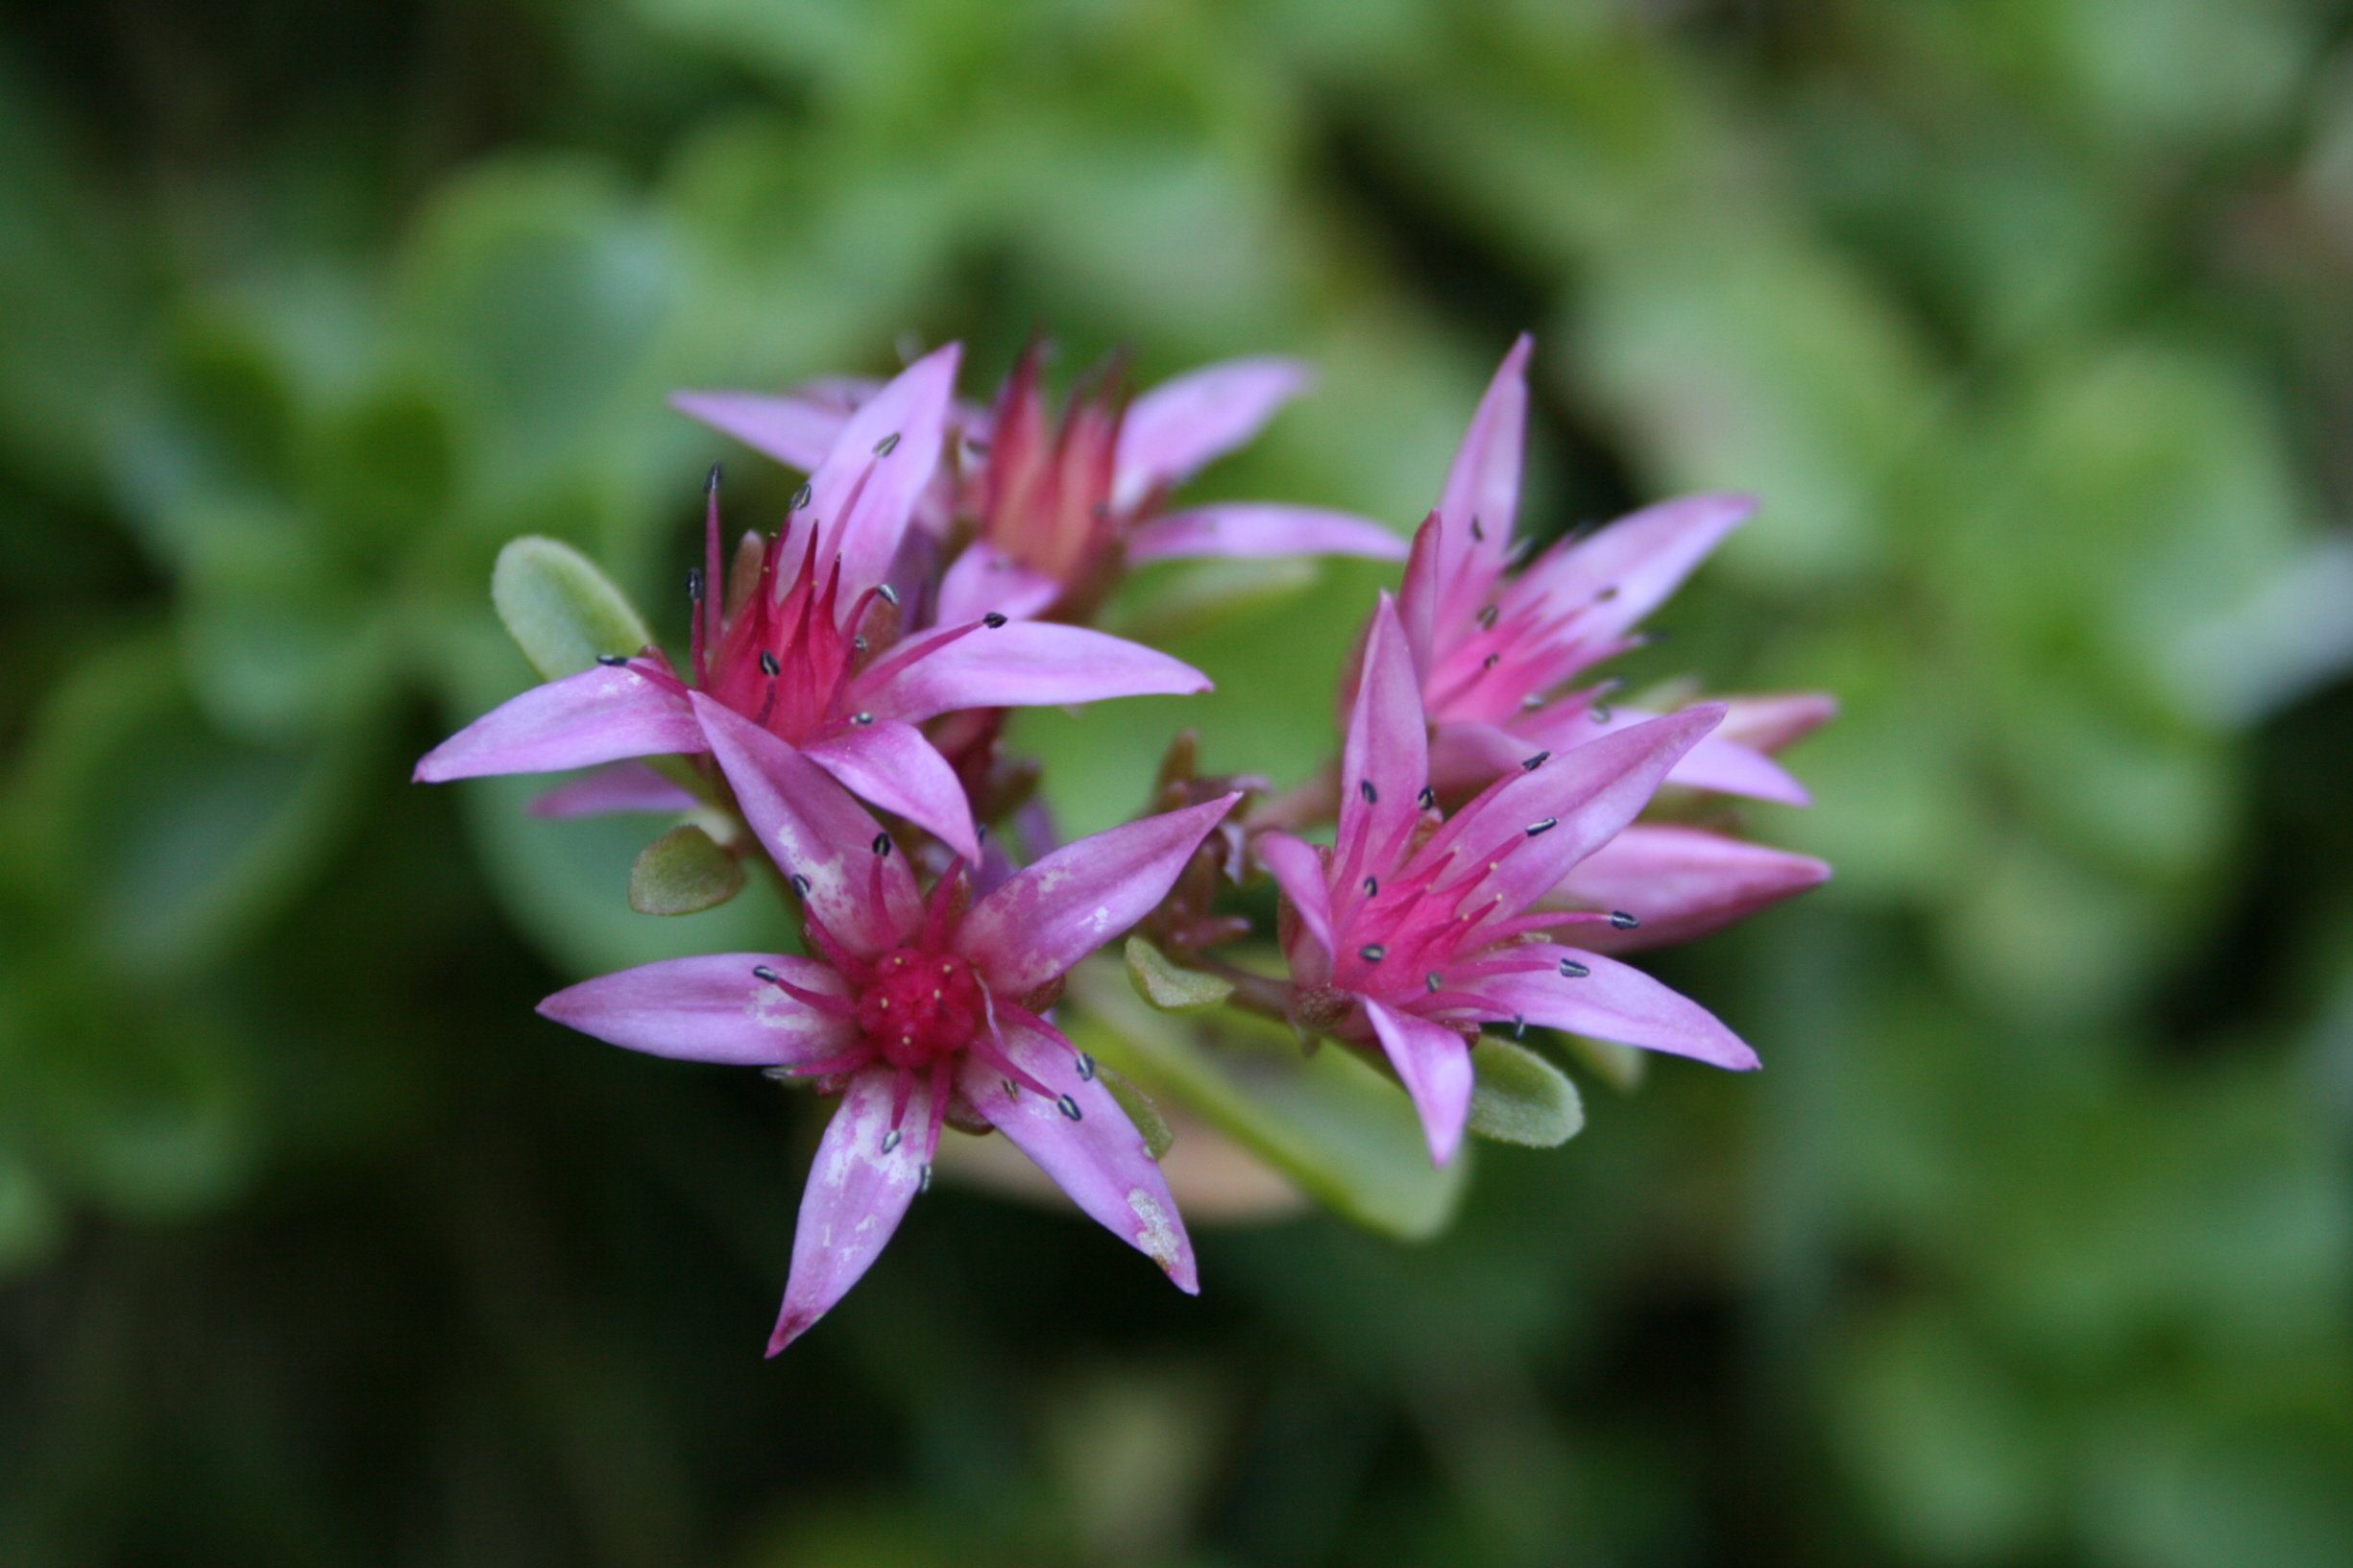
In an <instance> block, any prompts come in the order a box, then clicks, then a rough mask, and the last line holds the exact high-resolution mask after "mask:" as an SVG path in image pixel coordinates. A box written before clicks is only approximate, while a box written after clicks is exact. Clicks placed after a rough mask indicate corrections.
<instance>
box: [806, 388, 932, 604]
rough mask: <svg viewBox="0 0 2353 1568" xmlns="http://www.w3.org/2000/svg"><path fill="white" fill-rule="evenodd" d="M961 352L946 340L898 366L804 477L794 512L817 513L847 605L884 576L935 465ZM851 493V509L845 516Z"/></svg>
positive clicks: (822, 553)
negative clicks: (801, 504)
mask: <svg viewBox="0 0 2353 1568" xmlns="http://www.w3.org/2000/svg"><path fill="white" fill-rule="evenodd" d="M962 352H963V350H962V348H961V346H959V345H958V344H954V343H951V344H949V345H948V346H947V347H946V348H944V349H935V350H933V351H932V352H930V353H929V354H926V355H925V356H924V357H923V358H921V359H918V360H916V361H915V362H914V363H913V364H912V365H910V366H909V367H908V368H907V369H906V370H904V371H901V372H900V373H899V374H897V375H896V376H894V377H893V378H892V379H891V380H890V381H889V382H888V383H886V384H885V386H884V387H883V389H882V390H881V391H880V392H878V393H876V394H875V395H874V396H873V397H872V398H868V399H867V400H866V401H865V402H863V403H861V404H860V405H859V408H858V412H857V413H855V414H853V415H851V416H850V419H849V422H848V423H846V424H844V425H843V426H842V427H841V434H840V435H839V436H837V438H835V441H834V446H833V448H832V449H831V450H830V451H828V452H827V453H826V456H825V461H824V462H823V463H820V464H819V465H818V466H817V471H816V472H815V473H813V474H812V475H811V476H810V479H809V495H810V501H809V505H808V506H807V507H806V508H803V509H801V510H800V511H799V512H797V513H796V514H795V517H796V519H802V520H806V519H812V518H813V519H816V520H817V524H818V526H819V527H820V528H821V529H822V532H821V533H820V535H819V543H818V547H817V553H818V556H819V558H820V559H823V558H824V557H827V556H831V555H839V556H840V557H841V580H842V583H843V585H844V586H845V587H846V588H847V589H848V591H849V592H848V593H847V594H845V595H844V605H843V608H844V609H845V611H846V609H847V608H848V606H849V604H850V603H851V602H854V600H853V597H852V596H853V595H856V594H858V593H861V592H862V591H865V590H866V589H868V588H871V587H873V586H874V585H875V584H876V583H879V582H881V581H882V580H883V574H884V572H885V571H887V570H888V569H889V567H890V563H891V560H892V558H893V557H895V556H896V555H897V554H898V553H899V541H900V539H901V537H902V536H903V535H905V534H906V532H907V525H908V521H909V519H910V518H911V517H912V516H913V513H914V508H915V503H916V501H917V500H918V499H919V498H920V497H921V496H922V495H923V492H924V487H925V486H927V485H929V484H930V483H931V482H932V475H933V473H934V471H936V470H937V469H938V468H939V459H940V453H941V450H942V446H943V438H944V434H945V431H946V428H947V421H948V404H949V400H950V398H951V397H952V396H953V394H954V393H955V390H956V367H957V361H958V357H959V356H960V355H961V354H962ZM893 438H896V439H895V440H894V439H893ZM884 448H887V449H886V450H885V449H884ZM861 481H862V485H863V488H862V489H861ZM853 492H856V493H857V495H858V505H857V508H856V512H855V515H854V516H851V517H843V516H842V515H841V514H842V510H843V508H844V507H845V506H846V505H847V504H848V502H849V500H850V496H851V495H852V493H853ZM792 543H797V542H788V545H789V544H792Z"/></svg>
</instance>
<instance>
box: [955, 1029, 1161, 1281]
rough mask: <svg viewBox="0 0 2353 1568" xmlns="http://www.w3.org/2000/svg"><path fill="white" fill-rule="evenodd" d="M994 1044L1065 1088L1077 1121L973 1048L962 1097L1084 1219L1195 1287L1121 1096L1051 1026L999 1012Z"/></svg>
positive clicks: (961, 1081) (1156, 1172) (1154, 1170)
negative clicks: (1079, 1062)
mask: <svg viewBox="0 0 2353 1568" xmlns="http://www.w3.org/2000/svg"><path fill="white" fill-rule="evenodd" d="M1002 1047H1003V1049H1004V1050H1005V1053H1006V1054H1007V1056H1010V1057H1011V1058H1012V1059H1013V1065H1014V1066H1016V1067H1018V1068H1020V1069H1021V1070H1022V1071H1023V1072H1025V1073H1029V1074H1030V1075H1031V1077H1033V1078H1035V1079H1036V1080H1037V1081H1038V1082H1040V1083H1042V1084H1044V1085H1046V1086H1047V1087H1048V1088H1050V1089H1052V1090H1054V1091H1055V1092H1056V1093H1057V1094H1065V1095H1068V1096H1069V1097H1070V1100H1071V1103H1072V1104H1074V1105H1076V1106H1077V1107H1078V1109H1079V1120H1077V1121H1076V1122H1074V1121H1072V1120H1071V1119H1070V1118H1069V1117H1068V1116H1067V1115H1065V1114H1064V1113H1063V1112H1062V1110H1061V1109H1060V1108H1059V1107H1058V1106H1056V1105H1055V1102H1054V1101H1053V1100H1051V1099H1048V1098H1045V1097H1044V1096H1041V1095H1035V1094H1028V1093H1008V1092H1007V1088H1006V1083H1005V1079H1004V1078H1003V1077H1002V1076H1000V1075H999V1073H997V1072H996V1071H995V1070H994V1069H993V1068H991V1067H990V1066H989V1065H988V1064H987V1063H985V1062H983V1061H982V1060H980V1059H979V1058H978V1057H977V1056H968V1057H966V1058H965V1062H964V1067H963V1069H962V1071H961V1073H959V1074H958V1080H957V1081H958V1085H959V1086H960V1087H961V1088H962V1089H963V1092H964V1098H966V1099H968V1100H970V1101H971V1102H972V1105H973V1108H974V1109H975V1110H977V1111H979V1112H980V1113H981V1114H982V1116H984V1117H986V1118H987V1119H988V1121H989V1122H990V1123H991V1124H992V1125H994V1126H995V1127H996V1129H997V1130H998V1131H999V1132H1002V1133H1004V1134H1005V1135H1006V1136H1007V1138H1009V1139H1011V1140H1012V1141H1013V1143H1014V1145H1015V1146H1017V1147H1018V1148H1019V1149H1020V1150H1021V1151H1022V1152H1023V1153H1024V1154H1027V1155H1028V1156H1030V1158H1031V1160H1032V1161H1033V1162H1035V1163H1036V1165H1037V1168H1038V1169H1039V1170H1043V1171H1044V1172H1046V1174H1047V1175H1049V1176H1051V1177H1053V1178H1054V1181H1055V1186H1057V1187H1059V1188H1061V1189H1062V1191H1063V1192H1065V1193H1068V1194H1070V1199H1071V1201H1072V1202H1073V1203H1076V1204H1078V1205H1079V1208H1080V1209H1081V1210H1082V1211H1084V1212H1085V1214H1086V1215H1087V1217H1088V1218H1092V1219H1093V1220H1095V1221H1096V1222H1097V1223H1098V1224H1101V1225H1102V1226H1103V1227H1104V1229H1106V1230H1108V1231H1110V1232H1111V1234H1112V1235H1114V1236H1117V1237H1119V1238H1120V1239H1121V1240H1122V1241H1124V1242H1127V1243H1128V1245H1130V1246H1132V1247H1134V1248H1135V1249H1136V1250H1137V1251H1138V1252H1141V1253H1143V1254H1144V1256H1146V1257H1148V1258H1150V1259H1151V1260H1152V1262H1154V1263H1156V1264H1158V1265H1159V1266H1160V1267H1161V1268H1162V1270H1164V1271H1165V1272H1166V1273H1167V1274H1168V1277H1169V1278H1170V1279H1171V1280H1173V1281H1175V1282H1176V1288H1177V1289H1178V1290H1180V1291H1184V1292H1185V1293H1186V1294H1187V1295H1198V1294H1199V1293H1200V1292H1201V1280H1200V1277H1199V1274H1198V1273H1197V1271H1196V1269H1195V1267H1194V1263H1193V1242H1192V1240H1191V1239H1190V1238H1189V1237H1187V1236H1186V1235H1185V1228H1184V1220H1183V1219H1182V1218H1180V1217H1179V1216H1178V1215H1177V1213H1176V1198H1174V1197H1173V1196H1171V1195H1170V1194H1169V1190H1168V1181H1167V1178H1165V1177H1164V1176H1162V1175H1161V1174H1160V1167H1159V1166H1158V1165H1156V1164H1155V1163H1153V1160H1152V1154H1151V1152H1150V1151H1149V1150H1147V1149H1146V1148H1145V1146H1144V1135H1143V1134H1142V1133H1140V1132H1138V1131H1136V1130H1135V1126H1134V1124H1133V1123H1132V1122H1129V1121H1128V1113H1127V1112H1125V1111H1123V1110H1121V1109H1120V1105H1119V1101H1118V1100H1116V1099H1114V1098H1111V1092H1110V1091H1109V1090H1108V1089H1105V1088H1104V1086H1103V1082H1102V1080H1101V1079H1100V1078H1096V1077H1092V1076H1089V1077H1081V1076H1079V1071H1078V1068H1077V1066H1076V1055H1075V1053H1074V1052H1073V1051H1072V1049H1071V1048H1070V1045H1069V1043H1068V1042H1067V1041H1065V1040H1063V1039H1062V1038H1061V1036H1059V1035H1057V1034H1055V1033H1053V1032H1052V1031H1051V1030H1048V1029H1045V1028H1041V1027H1034V1026H1032V1025H1030V1024H1027V1023H1023V1022H1021V1021H1019V1020H1007V1022H1006V1025H1005V1030H1004V1035H1003V1037H1002Z"/></svg>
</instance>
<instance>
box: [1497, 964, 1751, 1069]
mask: <svg viewBox="0 0 2353 1568" xmlns="http://www.w3.org/2000/svg"><path fill="white" fill-rule="evenodd" d="M1514 952H1515V953H1525V954H1526V955H1527V960H1528V967H1527V968H1526V969H1524V970H1519V971H1516V972H1514V973H1512V974H1508V975H1490V976H1488V977H1485V978H1482V979H1477V980H1471V981H1468V982H1466V983H1465V984H1464V985H1463V987H1462V989H1463V990H1465V991H1467V992H1469V993H1470V994H1471V995H1473V996H1476V997H1478V998H1480V999H1481V1000H1482V1001H1485V1002H1487V1003H1488V1004H1489V1005H1490V1006H1491V1007H1492V1009H1493V1011H1492V1013H1490V1014H1489V1017H1490V1018H1491V1019H1492V1020H1494V1021H1497V1022H1508V1021H1511V1020H1513V1019H1523V1018H1524V1019H1526V1020H1527V1021H1528V1022H1529V1023H1531V1024H1541V1025H1544V1026H1545V1027H1546V1028H1552V1029H1566V1030H1567V1031H1568V1032H1569V1033H1571V1034H1584V1035H1590V1036H1592V1037H1593V1038H1594V1039H1596V1040H1614V1041H1616V1042H1617V1043H1618V1044H1620V1045H1624V1046H1639V1047H1641V1048H1642V1049H1645V1050H1663V1051H1666V1052H1668V1053H1670V1054H1672V1055H1676V1056H1689V1057H1691V1058H1693V1059H1694V1060H1697V1061H1702V1062H1708V1063H1710V1064H1712V1065H1714V1066H1716V1067H1723V1068H1730V1069H1732V1070H1733V1071H1734V1072H1735V1073H1738V1072H1746V1071H1747V1070H1748V1069H1750V1068H1753V1067H1755V1066H1756V1065H1757V1053H1756V1052H1755V1051H1753V1050H1751V1049H1749V1048H1748V1047H1747V1046H1745V1045H1743V1044H1742V1043H1741V1041H1740V1037H1739V1036H1738V1035H1736V1034H1734V1033H1733V1032H1732V1030H1730V1029H1728V1028H1726V1027H1725V1026H1724V1025H1722V1024H1721V1023H1720V1022H1718V1021H1717V1019H1716V1016H1715V1015H1714V1014H1713V1013H1710V1011H1708V1009H1707V1008H1705V1007H1702V1006H1701V1005H1700V1004H1699V1003H1698V1002H1696V1001H1692V1000H1691V999H1690V998H1688V997H1686V996H1684V995H1683V994H1682V993H1680V992H1677V991H1670V990H1668V989H1667V988H1666V987H1665V986H1663V985H1661V984H1660V983H1659V982H1658V981H1657V980H1654V979H1652V978H1651V977H1649V976H1648V975H1645V974H1643V973H1642V972H1641V971H1640V970H1638V969H1630V968H1628V967H1627V966H1626V965H1624V964H1621V963H1619V962H1618V961H1617V960H1616V959H1614V958H1605V957H1603V956H1602V955H1601V954H1600V953H1594V952H1591V951H1589V950H1588V949H1585V948H1571V947H1563V946H1560V945H1558V944H1555V943H1551V942H1532V943H1529V944H1528V945H1527V946H1526V947H1524V948H1518V949H1515V950H1514ZM1563 960H1566V961H1568V962H1570V963H1574V964H1581V965H1583V966H1584V967H1585V969H1586V971H1587V973H1586V974H1584V975H1582V976H1579V977H1576V978H1573V979H1572V978H1569V977H1565V976H1564V975H1562V973H1561V964H1562V962H1563Z"/></svg>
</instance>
